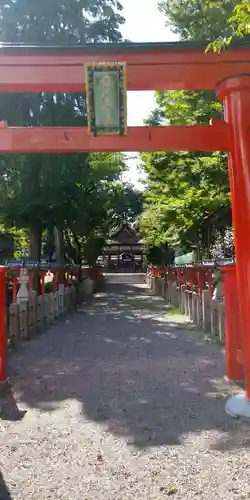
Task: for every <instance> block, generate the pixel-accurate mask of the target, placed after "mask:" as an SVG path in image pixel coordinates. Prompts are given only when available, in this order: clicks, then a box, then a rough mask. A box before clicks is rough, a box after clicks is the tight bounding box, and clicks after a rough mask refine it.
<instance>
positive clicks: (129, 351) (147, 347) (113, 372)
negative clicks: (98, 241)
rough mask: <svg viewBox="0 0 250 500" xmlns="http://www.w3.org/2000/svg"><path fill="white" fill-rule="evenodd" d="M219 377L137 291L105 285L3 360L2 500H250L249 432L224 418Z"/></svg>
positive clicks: (193, 338)
mask: <svg viewBox="0 0 250 500" xmlns="http://www.w3.org/2000/svg"><path fill="white" fill-rule="evenodd" d="M181 321H182V324H181ZM223 374H224V360H223V353H222V351H221V350H220V348H219V347H218V346H216V345H209V344H205V343H204V342H203V341H202V340H201V338H199V336H198V335H197V334H196V333H195V331H194V330H193V329H192V328H191V326H190V325H188V324H183V320H181V319H180V321H179V322H178V318H176V317H172V316H167V314H166V306H164V303H163V301H162V300H161V299H159V298H156V297H154V296H152V295H150V293H149V292H148V290H147V289H146V288H145V286H143V285H136V284H132V283H127V284H123V285H122V284H120V285H119V284H113V285H112V284H111V285H109V290H108V294H107V295H106V294H103V295H100V296H99V297H97V298H96V299H95V300H94V302H93V303H92V304H90V305H89V306H88V307H84V308H83V309H82V310H80V311H79V312H78V313H77V314H75V315H74V316H72V317H71V318H70V319H68V320H66V321H62V322H59V323H57V325H55V326H53V328H51V329H50V330H49V331H48V332H47V333H45V334H43V335H41V336H37V337H35V338H34V339H33V340H31V341H30V342H29V343H26V344H24V345H23V346H22V347H20V348H18V350H17V351H16V352H15V353H13V354H12V355H11V377H12V381H13V384H14V391H13V397H12V398H9V399H7V400H5V401H2V404H3V412H2V418H1V419H0V430H1V433H0V450H1V453H0V470H1V473H2V476H1V473H0V500H6V499H7V498H11V499H12V500H29V499H32V500H45V499H46V500H47V499H53V500H56V499H60V500H71V499H72V500H161V499H164V498H166V497H167V496H173V498H174V499H176V500H178V499H183V500H184V499H185V500H189V499H190V500H191V499H192V500H193V499H194V498H199V499H204V500H210V499H211V500H214V499H215V498H219V499H227V500H231V499H234V500H237V499H247V498H250V478H249V466H250V450H249V446H250V436H249V430H250V426H249V425H248V424H247V423H243V422H240V421H234V420H231V419H230V418H229V417H227V416H226V415H225V413H224V403H225V397H226V395H227V394H229V393H230V392H232V390H233V389H232V388H230V387H229V386H228V385H227V384H226V383H225V382H224V380H223ZM3 478H4V479H3ZM1 485H2V490H1ZM7 489H8V490H9V493H8V491H7Z"/></svg>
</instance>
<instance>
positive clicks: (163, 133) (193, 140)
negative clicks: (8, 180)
mask: <svg viewBox="0 0 250 500" xmlns="http://www.w3.org/2000/svg"><path fill="white" fill-rule="evenodd" d="M228 149H229V132H228V127H227V124H226V123H225V122H223V121H218V122H214V123H213V124H211V125H197V126H192V127H168V126H165V127H129V128H128V133H127V135H124V136H98V137H93V136H91V135H89V133H88V130H87V128H81V127H20V128H19V127H17V128H11V127H10V128H8V127H6V128H1V129H0V154H8V153H12V154H27V153H33V154H34V153H77V152H78V153H80V152H91V151H95V152H105V151H109V152H116V151H227V150H228Z"/></svg>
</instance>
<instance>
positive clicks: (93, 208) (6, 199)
mask: <svg viewBox="0 0 250 500" xmlns="http://www.w3.org/2000/svg"><path fill="white" fill-rule="evenodd" d="M123 22H124V19H123V17H122V5H121V3H120V2H119V1H118V0H70V2H69V1H68V0H53V2H51V1H48V0H44V1H43V2H40V1H38V0H16V1H15V2H13V1H12V0H4V1H0V40H1V42H12V43H29V44H54V45H56V44H58V45H73V44H79V43H96V42H105V41H109V42H120V41H121V40H122V37H121V33H120V30H119V28H120V25H121V24H122V23H123ZM0 109H1V119H3V120H6V121H7V123H8V125H9V126H59V125H60V126H64V125H65V126H72V125H74V126H85V125H87V114H86V98H85V95H84V94H80V93H71V94H68V93H47V92H43V93H32V94H31V93H23V94H1V95H0ZM0 168H1V185H0V189H1V212H2V217H3V220H4V221H5V224H6V225H13V224H15V225H16V226H17V227H24V228H27V229H28V230H29V233H30V240H31V241H33V244H32V245H31V247H32V252H31V253H32V255H30V257H31V258H33V259H36V260H38V259H39V257H40V251H41V236H42V231H43V229H44V228H47V227H51V226H57V227H58V228H60V230H70V231H72V232H73V233H74V234H75V235H79V234H81V236H82V235H85V239H86V237H87V236H88V235H90V236H92V234H94V233H95V234H96V233H98V231H99V232H101V235H102V234H103V232H105V229H106V218H107V214H108V213H109V211H110V199H112V200H113V199H114V197H112V196H111V193H112V191H113V189H114V188H113V183H116V182H117V181H118V179H119V177H120V175H121V173H122V172H123V171H124V169H125V168H126V164H125V161H124V158H123V155H122V154H112V153H93V154H70V155H49V154H46V155H22V156H20V155H16V156H8V155H6V156H2V157H1V159H0ZM34 241H35V242H36V244H34Z"/></svg>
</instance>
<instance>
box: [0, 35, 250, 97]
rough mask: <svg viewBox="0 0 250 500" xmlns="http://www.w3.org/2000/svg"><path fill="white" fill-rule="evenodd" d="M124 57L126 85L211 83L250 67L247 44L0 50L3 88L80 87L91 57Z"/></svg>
mask: <svg viewBox="0 0 250 500" xmlns="http://www.w3.org/2000/svg"><path fill="white" fill-rule="evenodd" d="M118 61H119V62H125V63H126V64H127V86H128V90H171V89H172V90H179V89H180V90H199V89H215V88H216V85H217V83H218V82H219V81H221V80H223V79H224V78H227V77H229V76H231V75H233V74H245V73H247V72H248V71H249V61H250V48H242V49H237V50H226V51H223V52H222V53H221V54H219V55H218V54H214V53H212V52H209V53H205V52H204V49H203V48H201V49H199V50H198V49H197V50H190V51H187V50H181V49H180V50H174V51H173V50H171V49H169V48H164V49H163V50H162V49H160V50H156V49H152V48H150V47H149V48H148V49H145V50H143V51H134V50H133V49H131V50H129V49H128V50H119V49H117V47H115V48H112V45H110V47H109V48H107V51H104V50H101V51H100V52H99V53H98V52H95V53H93V52H92V51H91V50H90V51H87V50H86V49H84V48H83V50H82V51H77V52H75V53H74V52H70V53H68V51H65V53H62V52H61V51H60V52H58V54H57V53H56V50H55V52H54V53H53V52H48V53H42V52H41V51H39V52H38V53H37V54H34V52H33V51H32V50H31V52H30V55H27V50H26V51H25V54H24V53H22V52H20V50H19V54H18V49H17V53H15V54H14V53H12V54H0V91H1V92H42V91H47V92H52V91H54V92H55V91H57V92H76V91H78V92H84V90H85V72H84V65H85V64H87V63H94V62H118Z"/></svg>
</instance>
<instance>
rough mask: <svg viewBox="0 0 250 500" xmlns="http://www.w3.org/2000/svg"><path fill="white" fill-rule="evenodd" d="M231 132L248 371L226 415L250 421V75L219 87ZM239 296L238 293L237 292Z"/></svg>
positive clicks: (242, 327)
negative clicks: (243, 388)
mask: <svg viewBox="0 0 250 500" xmlns="http://www.w3.org/2000/svg"><path fill="white" fill-rule="evenodd" d="M218 97H219V99H220V101H221V102H223V104H224V112H225V120H226V121H227V122H228V125H229V129H230V136H231V137H230V139H231V144H230V153H229V178H230V186H231V198H232V213H233V224H234V231H235V235H234V236H235V253H236V270H237V281H238V293H239V306H240V317H241V328H240V327H239V332H238V334H239V335H240V334H241V333H240V330H241V331H242V345H243V357H244V369H245V383H246V391H245V394H240V395H236V396H233V397H231V398H230V399H229V400H228V401H227V404H226V412H227V413H229V414H230V415H232V416H235V417H238V416H245V417H249V418H250V74H249V75H238V76H232V77H230V78H227V79H225V80H224V81H222V82H221V83H220V84H219V85H218ZM235 293H237V292H235Z"/></svg>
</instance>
